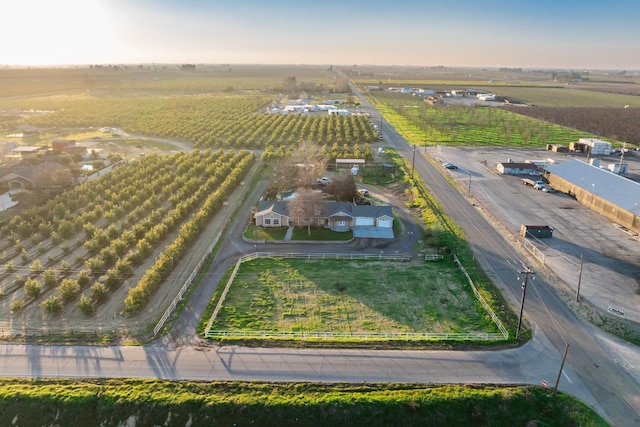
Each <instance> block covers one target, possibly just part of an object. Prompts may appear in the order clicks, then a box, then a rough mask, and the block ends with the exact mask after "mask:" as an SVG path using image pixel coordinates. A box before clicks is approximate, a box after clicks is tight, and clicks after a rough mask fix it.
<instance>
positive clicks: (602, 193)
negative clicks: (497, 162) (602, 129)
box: [545, 160, 640, 233]
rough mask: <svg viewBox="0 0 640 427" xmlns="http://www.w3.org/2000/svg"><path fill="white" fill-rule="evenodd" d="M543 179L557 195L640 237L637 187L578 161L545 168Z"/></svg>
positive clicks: (607, 171) (639, 204) (639, 194)
mask: <svg viewBox="0 0 640 427" xmlns="http://www.w3.org/2000/svg"><path fill="white" fill-rule="evenodd" d="M545 177H546V178H547V179H548V181H549V183H550V184H551V185H552V186H553V187H554V188H556V189H557V190H559V191H562V192H563V193H566V194H568V195H570V196H572V197H575V198H576V200H578V201H579V202H580V203H581V204H583V205H585V206H587V207H589V208H591V209H593V210H594V211H596V212H598V213H599V214H601V215H604V216H605V217H607V218H608V219H610V220H611V221H613V222H615V223H617V224H619V225H621V226H623V227H626V228H627V229H629V230H631V231H633V232H634V233H640V184H639V183H637V182H634V181H631V180H630V179H627V178H624V177H622V176H620V175H616V174H615V173H612V172H611V171H609V170H608V169H602V168H599V167H596V166H593V165H590V164H588V163H585V162H582V161H580V160H570V161H567V162H563V163H559V164H556V165H550V166H547V168H546V171H545Z"/></svg>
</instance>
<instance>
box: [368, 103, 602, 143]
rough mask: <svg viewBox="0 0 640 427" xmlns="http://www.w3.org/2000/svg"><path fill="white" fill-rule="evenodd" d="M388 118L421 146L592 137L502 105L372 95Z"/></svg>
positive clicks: (564, 141) (550, 140)
mask: <svg viewBox="0 0 640 427" xmlns="http://www.w3.org/2000/svg"><path fill="white" fill-rule="evenodd" d="M370 99H371V101H372V102H373V103H374V105H375V106H376V107H377V108H378V109H379V110H380V111H382V112H383V114H384V116H385V118H386V119H387V120H388V121H389V122H390V123H391V124H392V125H394V126H395V127H396V129H398V130H399V131H400V132H401V133H403V134H405V136H406V137H408V138H409V139H410V141H411V142H412V143H417V144H418V145H438V144H446V145H475V146H501V147H506V146H512V147H531V148H541V147H544V146H546V144H568V143H569V142H570V141H576V140H578V139H579V138H582V137H586V136H591V135H589V134H586V133H585V132H580V131H577V130H575V129H570V128H566V127H563V126H559V125H554V124H551V123H548V122H543V121H541V120H536V119H533V118H530V117H526V116H522V115H519V114H515V113H512V112H510V111H505V110H502V109H498V108H485V107H456V106H431V105H427V104H425V103H424V102H422V100H420V99H419V98H416V97H411V96H408V95H401V94H387V93H384V94H376V95H370Z"/></svg>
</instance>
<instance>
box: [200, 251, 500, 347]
mask: <svg viewBox="0 0 640 427" xmlns="http://www.w3.org/2000/svg"><path fill="white" fill-rule="evenodd" d="M263 255H264V256H266V254H261V255H260V257H258V258H257V259H249V260H247V261H245V262H239V264H238V266H237V271H236V272H235V276H234V277H232V279H231V280H232V281H231V282H229V284H228V286H227V287H226V288H225V289H224V290H222V289H221V290H219V291H217V292H216V296H214V302H215V303H216V304H217V307H216V310H215V311H214V314H213V316H212V318H211V319H208V320H209V324H208V326H207V329H206V331H205V336H207V337H211V338H216V339H235V340H237V339H247V338H254V339H255V338H258V339H276V340H289V339H303V340H313V339H318V340H338V341H339V340H346V341H358V340H365V341H367V340H368V341H377V340H385V341H386V340H398V339H400V340H416V339H418V340H433V339H435V340H446V339H451V340H496V339H505V338H506V337H505V335H504V334H503V333H502V332H501V330H500V329H499V327H498V326H497V325H496V324H495V323H494V321H493V319H492V318H491V316H490V315H489V314H488V313H487V311H486V310H485V308H484V307H483V306H482V304H481V303H480V302H479V301H478V300H477V299H476V297H475V296H474V293H473V291H472V289H471V287H470V286H469V281H468V280H467V277H466V276H465V274H464V273H463V272H462V271H461V270H460V269H459V268H458V267H457V265H456V264H455V263H454V262H453V261H451V260H442V261H439V262H436V263H433V262H431V263H424V262H410V261H409V260H408V259H404V261H405V262H398V261H401V259H391V260H390V259H388V258H389V256H383V255H375V254H371V255H368V256H365V255H364V254H362V255H357V254H354V255H352V256H351V257H350V256H349V254H343V255H341V256H338V255H336V254H321V255H322V257H320V255H317V254H316V255H314V256H313V257H312V256H311V255H312V254H309V256H308V257H307V259H304V255H302V254H300V257H301V258H303V259H297V258H281V257H280V255H278V254H273V255H272V256H271V255H270V256H268V258H262V256H263ZM251 258H253V257H251ZM351 258H353V259H351ZM366 258H369V259H366ZM393 258H397V257H393Z"/></svg>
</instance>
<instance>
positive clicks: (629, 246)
mask: <svg viewBox="0 0 640 427" xmlns="http://www.w3.org/2000/svg"><path fill="white" fill-rule="evenodd" d="M423 154H425V155H429V156H431V157H433V158H434V159H435V160H436V161H438V162H439V163H444V162H453V163H455V164H456V165H457V166H458V169H456V170H446V172H445V173H447V174H449V175H450V176H451V177H452V178H453V179H454V180H455V181H456V182H457V184H458V185H459V187H460V189H461V191H463V192H465V193H467V194H470V201H471V202H472V203H475V204H476V206H477V207H478V209H481V210H482V211H483V212H484V213H485V216H487V217H488V218H490V219H491V223H492V224H494V226H495V227H497V228H500V229H502V231H503V232H504V234H505V235H506V236H507V238H509V239H510V240H512V241H514V242H516V243H517V244H518V245H519V246H521V247H524V244H525V242H530V243H533V244H534V245H535V247H536V248H538V249H539V251H540V253H541V255H539V257H540V258H541V259H543V261H540V260H535V259H534V258H533V257H531V258H530V259H527V260H526V263H527V264H528V266H529V267H530V268H531V269H532V270H534V271H536V272H537V273H538V274H541V273H552V274H551V276H552V277H553V276H555V277H556V278H557V279H556V280H552V281H551V283H554V284H556V285H557V288H558V289H559V290H561V291H563V292H565V293H566V294H568V295H569V294H572V295H574V299H575V295H576V292H577V287H578V281H579V280H580V297H581V298H583V299H585V300H587V301H588V302H590V303H591V304H593V305H595V306H596V307H598V308H599V309H601V310H603V311H606V312H608V313H610V314H611V315H614V316H617V317H619V318H623V319H627V320H631V321H633V322H636V323H638V322H640V312H638V307H640V240H639V239H638V238H634V237H633V236H631V235H629V234H627V233H625V232H624V231H622V230H620V229H619V228H617V227H616V226H615V225H614V224H613V223H612V222H611V221H609V220H608V219H606V218H605V217H603V216H601V215H599V214H597V213H595V212H593V211H592V210H590V209H588V208H587V207H585V206H583V205H581V204H580V203H578V202H577V201H576V200H575V199H573V198H572V197H570V196H568V195H566V194H563V193H559V192H558V193H545V192H542V191H538V190H535V189H533V188H532V187H530V186H526V185H522V181H521V180H522V178H524V177H525V176H507V175H500V174H499V173H498V172H497V171H496V165H497V163H500V162H507V161H508V160H509V159H511V160H513V161H514V162H524V161H526V160H545V159H549V158H550V159H553V160H554V161H556V162H561V161H565V160H569V159H571V158H582V159H585V160H586V156H584V155H580V154H574V153H555V152H550V151H545V150H523V149H520V150H519V149H502V148H501V149H488V148H450V147H428V148H427V149H426V150H423ZM619 161H620V158H619V157H613V156H612V157H608V158H603V159H601V164H602V165H603V166H604V165H606V164H608V163H616V162H619ZM624 162H625V163H627V164H628V165H629V170H630V173H629V175H628V176H630V177H631V178H636V179H637V178H639V177H640V159H638V158H636V157H633V156H631V155H626V156H625V158H624ZM443 170H444V169H443ZM535 178H536V179H538V177H535ZM522 224H526V225H549V226H551V227H553V228H554V231H553V237H552V238H548V239H530V238H527V239H525V238H524V237H521V236H520V235H519V232H520V226H521V225H522ZM523 256H524V255H523ZM581 257H583V259H584V263H583V268H582V274H581V275H580V264H581ZM514 262H517V261H514Z"/></svg>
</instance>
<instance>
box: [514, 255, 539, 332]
mask: <svg viewBox="0 0 640 427" xmlns="http://www.w3.org/2000/svg"><path fill="white" fill-rule="evenodd" d="M518 274H524V282H522V298H521V300H520V317H519V318H518V329H516V339H518V336H519V335H520V326H521V325H522V312H523V311H524V299H525V297H526V296H527V284H528V283H529V275H530V274H535V273H534V272H533V271H531V270H529V268H528V267H525V268H524V270H523V271H518Z"/></svg>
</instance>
